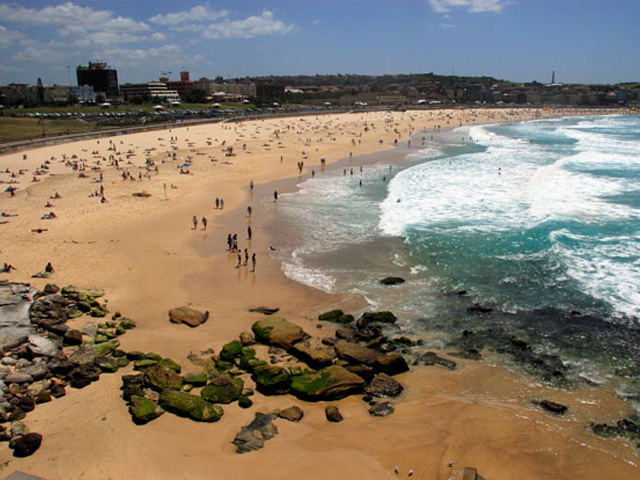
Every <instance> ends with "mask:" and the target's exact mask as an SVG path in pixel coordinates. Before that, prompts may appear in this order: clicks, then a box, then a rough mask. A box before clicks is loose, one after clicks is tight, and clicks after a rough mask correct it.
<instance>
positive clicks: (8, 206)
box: [0, 110, 638, 479]
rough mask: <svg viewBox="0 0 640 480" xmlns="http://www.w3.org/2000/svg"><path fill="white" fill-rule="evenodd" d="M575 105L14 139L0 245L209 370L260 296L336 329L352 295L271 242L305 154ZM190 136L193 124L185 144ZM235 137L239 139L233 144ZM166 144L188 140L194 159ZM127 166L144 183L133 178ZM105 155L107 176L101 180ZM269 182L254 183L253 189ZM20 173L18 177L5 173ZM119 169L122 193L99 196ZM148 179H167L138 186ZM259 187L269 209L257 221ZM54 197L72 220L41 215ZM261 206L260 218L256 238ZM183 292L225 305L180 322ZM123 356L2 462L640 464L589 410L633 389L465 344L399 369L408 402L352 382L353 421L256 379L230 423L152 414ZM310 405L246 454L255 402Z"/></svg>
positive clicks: (573, 473) (609, 406) (132, 341)
mask: <svg viewBox="0 0 640 480" xmlns="http://www.w3.org/2000/svg"><path fill="white" fill-rule="evenodd" d="M562 113H563V112H554V111H533V110H531V111H518V113H515V112H510V111H506V110H499V111H491V110H478V111H476V110H456V111H443V112H393V113H382V112H380V113H367V114H362V113H353V114H341V115H334V116H319V117H305V118H287V119H273V120H264V121H255V122H247V123H243V124H234V123H227V124H214V125H204V126H197V127H189V128H188V129H187V127H184V128H174V129H171V131H170V130H166V131H163V132H157V131H156V132H149V133H143V134H135V135H130V136H118V137H113V138H112V141H113V143H112V145H115V147H116V152H120V154H119V155H118V154H114V152H113V151H108V150H107V148H108V147H109V140H108V139H101V140H100V141H99V143H98V141H97V140H91V141H84V142H78V143H74V144H65V145H60V146H54V147H46V148H42V149H37V150H31V151H28V152H26V153H27V159H26V160H23V159H22V153H19V154H11V155H5V156H3V157H0V171H4V170H5V169H6V168H9V169H10V170H11V171H13V172H17V171H18V170H19V169H21V168H22V169H28V172H26V173H24V174H23V175H18V177H17V180H18V181H19V182H20V183H19V184H16V186H17V187H18V188H19V189H18V191H17V192H16V196H15V197H13V198H11V197H10V196H9V194H8V193H2V197H1V198H0V210H1V211H4V212H10V213H17V214H18V216H16V217H8V218H5V219H3V220H6V221H8V223H6V224H1V225H0V232H1V233H2V235H1V237H0V238H1V240H0V250H1V256H2V258H0V261H6V262H9V263H11V264H13V265H14V266H15V267H16V268H17V270H15V271H13V272H11V273H10V274H6V273H5V274H1V276H0V279H10V280H14V281H31V282H32V284H34V285H36V286H37V287H40V288H41V287H43V286H44V284H45V283H48V282H52V283H57V284H59V285H68V284H74V285H77V286H83V287H98V288H103V289H105V290H106V292H107V298H108V300H109V303H108V307H109V309H110V311H111V312H115V311H121V312H122V313H123V314H125V315H127V316H129V317H131V318H133V319H134V320H135V321H136V322H137V324H138V327H137V328H136V329H135V330H133V331H131V332H129V333H127V335H125V336H123V337H122V338H121V343H122V348H123V349H124V350H142V351H152V352H156V353H159V354H161V355H162V356H165V357H171V358H173V359H174V360H176V361H177V362H178V363H180V364H181V365H182V366H183V371H190V370H196V369H197V367H196V366H195V365H191V364H190V363H189V361H188V359H187V356H188V355H189V353H190V352H195V353H199V352H200V351H202V350H205V349H207V348H213V349H214V350H215V351H216V352H217V351H219V349H220V348H221V346H222V345H223V344H224V343H226V342H228V341H230V340H231V339H233V338H236V337H237V336H238V335H239V334H240V333H241V332H243V331H248V330H250V326H251V324H252V323H253V322H254V321H255V320H258V319H259V318H261V317H260V315H258V314H255V313H249V312H248V309H249V308H251V307H255V306H258V305H268V306H278V307H280V308H281V314H282V316H284V317H285V318H288V319H289V320H291V321H293V322H296V323H299V324H300V325H301V326H303V328H304V329H305V330H306V331H308V332H310V333H312V334H314V335H316V334H317V335H329V333H330V332H329V327H328V326H326V325H325V326H324V328H323V329H318V328H317V322H315V321H314V318H315V317H316V316H317V314H318V313H320V312H322V311H325V310H328V309H330V308H332V307H333V306H334V305H338V304H341V302H344V299H343V298H341V297H340V296H330V295H327V294H324V293H322V292H319V291H317V290H314V289H311V288H308V287H305V286H303V285H300V284H297V283H295V282H293V281H291V280H289V279H287V278H286V277H285V276H284V275H283V274H282V272H281V270H280V264H279V262H277V261H276V260H273V259H272V258H271V257H270V255H269V245H271V244H272V238H270V237H269V234H268V229H267V228H266V225H267V224H269V225H272V224H273V222H277V204H275V205H274V203H273V190H278V189H283V190H281V191H284V190H286V189H290V188H293V187H292V182H291V180H285V179H291V178H294V179H295V178H298V177H299V176H298V171H297V167H296V163H297V162H298V161H304V162H305V167H304V169H303V172H302V173H303V174H304V175H309V170H308V169H309V168H314V169H315V170H316V174H317V175H319V174H321V171H320V170H321V169H320V159H321V158H325V159H326V162H327V163H328V164H330V163H332V162H335V161H337V160H339V159H344V158H348V157H349V153H352V154H353V156H354V157H355V156H357V155H362V154H365V153H370V152H374V151H377V150H382V149H393V148H394V147H393V142H394V140H396V139H397V140H398V141H399V142H403V141H406V140H407V139H408V138H409V135H410V133H417V132H418V131H420V130H421V129H423V128H427V129H429V128H430V129H433V126H434V125H441V126H442V127H443V128H445V127H447V126H449V127H452V126H457V125H458V124H459V123H461V122H462V123H464V124H468V123H470V122H477V123H488V122H494V121H505V120H517V119H518V118H535V117H536V116H537V115H539V114H541V115H549V116H551V115H559V114H562ZM365 122H366V125H367V130H366V131H365V127H364V126H365ZM447 122H448V123H447ZM276 130H279V131H280V133H279V135H278V136H279V138H276V135H275V131H276ZM173 136H177V137H178V141H177V142H175V143H174V144H172V143H171V142H170V138H171V137H173ZM120 142H122V143H120ZM223 142H225V143H224V145H223ZM279 142H280V143H279ZM244 144H246V149H243V145H244ZM229 146H233V152H234V153H235V156H226V155H225V152H224V151H223V150H224V149H226V148H228V147H229ZM173 147H176V148H175V149H173ZM150 149H155V150H150ZM145 150H148V151H149V155H146V153H145ZM94 151H97V152H98V154H96V155H93V154H92V152H94ZM126 151H131V152H133V153H135V155H130V156H129V159H128V160H129V161H131V162H132V164H131V165H127V164H126V163H127V159H126V154H125V153H124V152H126ZM166 152H169V153H170V154H173V152H175V153H176V159H175V160H173V159H170V158H169V157H167V156H166ZM63 154H66V156H67V158H69V159H70V158H71V157H72V156H73V155H76V156H77V157H78V158H77V160H80V159H85V160H86V162H85V165H86V168H87V170H86V175H87V177H86V178H79V177H78V172H77V171H73V170H72V167H70V166H65V162H61V159H62V155H63ZM110 154H114V155H115V156H116V157H117V158H121V159H122V161H121V162H119V163H120V166H121V168H122V169H121V170H117V169H116V168H115V167H109V166H108V163H109V161H108V157H109V155H110ZM281 156H282V157H283V159H282V162H281V160H280V157H281ZM52 157H55V159H53V160H52V159H51V158H52ZM100 157H104V158H105V160H102V159H101V158H100ZM147 157H148V158H150V159H151V160H152V161H153V162H155V164H156V165H157V166H158V174H157V175H156V174H155V173H154V174H152V175H151V177H150V178H149V179H147V178H145V177H143V179H142V180H138V178H139V173H142V174H143V175H144V173H146V171H145V170H144V169H141V167H142V166H143V165H144V163H145V159H146V158H147ZM189 157H191V158H189ZM163 159H164V160H165V161H164V163H163ZM212 159H215V161H212ZM46 160H50V162H51V163H50V165H49V167H50V168H49V171H48V173H47V174H44V175H40V176H38V177H37V178H40V179H41V180H40V181H38V182H34V183H32V182H31V179H32V177H33V172H34V171H35V170H36V168H37V167H38V166H39V165H41V164H42V163H43V162H44V161H46ZM98 161H100V162H101V163H102V165H97V162H98ZM185 162H186V163H189V164H190V166H189V167H188V169H189V171H190V174H180V173H179V168H178V165H181V164H184V163H185ZM94 167H95V168H98V167H99V168H100V171H99V170H92V168H94ZM127 168H128V169H129V170H130V173H131V176H133V177H134V178H135V179H136V180H135V181H131V180H123V179H122V173H123V171H125V170H126V169H127ZM186 168H187V167H185V169H186ZM100 173H103V176H104V180H103V182H102V183H98V182H95V183H92V180H93V179H97V178H98V176H99V174H100ZM51 174H54V175H51ZM10 179H11V176H10V174H7V173H2V174H0V180H2V181H5V182H8V181H10ZM250 180H253V181H254V183H255V188H254V190H253V193H251V192H250V190H249V181H250ZM279 182H280V183H279ZM7 185H8V184H6V183H5V184H2V187H3V190H4V187H6V186H7ZM100 185H103V186H104V190H105V197H106V199H107V200H108V201H107V202H106V203H100V197H89V195H90V194H92V193H94V192H95V191H96V190H97V189H99V186H100ZM165 185H166V186H167V188H166V189H165V188H164V186H165ZM172 186H175V187H176V188H172ZM143 191H144V192H147V193H150V194H151V196H150V197H148V198H140V197H134V196H132V195H131V194H132V193H135V192H143ZM55 192H59V193H60V195H61V197H62V198H61V199H59V200H54V199H52V200H50V201H51V203H53V204H54V207H51V208H45V207H44V205H45V203H46V202H47V201H48V200H49V197H50V196H52V195H54V193H55ZM216 197H221V198H224V200H225V207H224V209H215V208H214V205H213V204H214V200H215V198H216ZM248 205H251V206H252V208H253V213H252V218H251V219H249V218H248V216H247V210H246V208H247V206H248ZM51 210H53V211H54V212H55V213H56V216H57V218H56V219H54V220H41V216H42V215H43V214H45V213H46V212H47V211H51ZM193 215H196V216H197V217H198V218H199V219H200V218H201V217H202V215H206V216H207V218H208V220H209V225H208V227H207V229H206V230H202V227H201V223H200V222H199V224H198V228H197V229H196V230H193V229H192V224H191V218H192V217H193ZM249 221H251V226H252V228H253V231H254V234H253V239H252V241H251V242H250V243H249V242H248V241H247V240H246V229H247V226H248V225H249ZM34 229H47V230H46V231H43V232H42V233H35V232H33V231H32V230H34ZM233 232H237V233H238V238H239V246H240V248H245V247H247V248H248V249H249V251H250V252H256V254H257V266H256V271H255V272H251V271H250V267H240V268H239V269H236V268H234V267H235V263H236V259H235V256H234V255H230V254H228V253H227V252H226V237H227V234H228V233H233ZM48 261H51V262H52V263H53V265H54V267H55V269H56V272H55V273H54V274H53V276H52V277H51V278H50V279H46V280H45V279H31V278H30V276H31V275H32V274H33V273H36V272H38V271H40V270H42V269H43V268H44V265H45V264H46V262H48ZM181 305H191V306H193V307H194V308H199V309H202V310H205V309H206V310H209V311H210V312H211V317H210V319H209V321H208V322H207V323H205V324H203V325H201V326H200V327H198V328H196V329H189V328H187V327H185V326H182V325H174V324H170V323H169V321H168V317H167V312H168V310H169V309H170V308H173V307H176V306H181ZM124 373H128V370H127V369H125V370H124V371H122V370H121V371H120V372H118V373H117V374H114V375H103V376H102V377H101V379H100V381H99V382H97V383H94V384H92V385H90V386H88V387H86V388H84V389H82V390H73V389H69V391H68V394H67V396H66V397H64V398H61V399H57V400H54V401H53V402H51V403H47V404H42V405H38V407H37V408H36V410H35V411H34V412H31V413H30V414H28V416H27V418H26V419H25V423H26V425H27V426H28V427H29V428H30V429H31V430H32V431H37V432H39V433H41V434H43V436H44V440H43V444H42V447H41V448H40V450H39V451H38V452H36V454H34V455H33V456H32V457H29V458H26V459H15V458H13V457H11V454H10V450H9V449H8V448H6V447H2V448H0V462H8V463H7V464H6V466H5V467H4V469H2V470H1V471H0V474H2V475H4V474H5V473H6V474H9V473H11V472H13V471H14V470H21V471H25V472H29V473H32V474H35V475H40V476H43V477H47V478H51V479H63V478H88V479H121V478H134V477H135V478H154V479H156V478H160V479H162V478H167V479H168V478H176V477H178V478H193V479H200V478H203V479H204V478H213V477H215V478H217V477H220V478H230V479H235V478H237V479H240V478H256V477H258V476H259V477H261V478H293V477H297V476H300V475H304V476H305V477H307V478H312V479H313V478H334V477H335V478H337V477H340V478H381V479H382V478H395V474H394V473H393V468H394V466H395V465H398V466H399V467H400V469H401V473H402V472H407V471H408V470H409V469H413V470H414V472H415V473H414V478H437V479H447V478H461V476H462V471H463V469H464V467H465V466H474V467H476V468H478V471H479V472H480V474H482V475H483V477H484V478H487V479H492V478H501V479H504V478H514V479H515V478H575V477H578V478H594V479H595V478H604V477H607V478H637V475H638V470H637V468H636V467H635V464H633V463H632V462H635V463H637V459H636V454H635V453H634V450H632V449H630V448H629V447H628V446H626V445H625V444H624V443H623V442H620V441H615V440H604V439H600V438H598V437H595V436H594V435H593V434H591V433H590V431H589V429H588V428H587V425H586V423H585V422H586V421H587V419H590V418H594V417H596V416H597V417H598V418H601V419H602V421H614V420H615V419H618V418H621V417H622V416H624V415H625V413H626V406H625V405H624V404H623V403H622V402H620V401H619V400H617V399H615V398H613V397H611V396H610V395H608V394H607V393H606V392H603V391H599V390H598V389H588V388H585V389H584V390H583V391H578V392H563V391H559V390H552V389H547V388H546V387H544V386H542V385H537V384H536V383H535V381H534V380H532V379H530V378H526V377H522V376H520V375H516V374H514V373H512V372H509V371H507V370H505V369H504V368H501V367H497V366H494V365H493V364H492V363H491V362H490V361H487V362H483V363H473V362H462V364H461V368H459V370H458V371H455V372H449V371H444V370H440V369H438V368H436V367H417V368H414V369H413V370H412V371H411V372H409V373H406V374H403V375H400V376H398V380H399V381H400V382H401V383H403V385H404V386H405V389H406V390H405V393H404V394H403V395H402V396H401V397H400V398H399V399H398V400H397V401H395V402H394V404H395V406H396V413H395V414H394V415H392V416H390V417H386V418H373V417H371V416H369V414H368V413H367V408H366V405H365V404H364V403H363V402H362V401H361V400H360V399H359V398H357V397H353V398H348V399H345V400H342V401H340V402H337V405H338V406H339V407H340V410H341V412H342V413H343V415H344V417H345V421H344V422H342V423H340V424H330V423H328V422H327V421H326V420H325V419H324V407H325V406H326V405H324V404H322V403H320V404H307V403H304V402H300V401H298V400H296V399H294V398H293V397H289V396H281V397H264V396H262V395H260V394H256V396H255V397H254V402H255V404H254V407H252V408H251V409H249V410H242V409H240V408H239V407H238V406H237V405H232V406H225V415H224V416H223V418H222V420H221V421H219V422H217V423H214V424H198V423H195V422H191V421H189V420H185V419H181V418H178V417H175V416H172V415H164V416H162V417H161V418H159V419H157V420H155V421H154V422H151V423H150V424H148V425H145V426H136V425H134V424H133V423H132V422H131V419H130V416H129V414H128V412H127V409H126V406H125V403H124V402H123V400H122V399H121V398H120V391H119V387H120V384H121V382H120V377H121V375H122V374H124ZM249 383H250V382H249ZM536 397H545V398H546V397H552V399H554V400H556V401H560V402H563V403H565V404H567V405H569V406H570V411H571V414H570V415H569V416H568V417H567V418H558V417H553V416H550V415H549V414H546V413H544V412H542V411H540V410H539V409H537V408H534V407H533V406H532V405H531V400H532V399H535V398H536ZM292 404H297V405H300V406H301V407H302V408H303V409H304V411H305V417H304V419H303V420H302V422H301V423H300V424H292V423H288V422H285V421H278V423H277V426H278V429H279V432H280V433H279V435H278V436H276V437H275V438H274V439H272V440H270V441H269V442H267V444H266V447H265V448H264V449H263V450H261V451H258V452H252V453H249V454H245V455H237V454H235V453H234V449H233V446H232V445H231V444H230V441H231V440H232V439H233V437H234V435H235V433H236V432H237V431H238V430H239V429H240V428H241V427H242V426H243V425H246V424H248V423H249V422H250V421H251V419H252V418H253V415H254V413H255V412H257V411H261V412H268V411H272V410H276V409H280V408H284V407H288V406H290V405H292ZM596 414H597V415H596ZM451 461H453V462H454V463H453V466H452V467H448V463H449V462H451ZM401 476H406V475H401Z"/></svg>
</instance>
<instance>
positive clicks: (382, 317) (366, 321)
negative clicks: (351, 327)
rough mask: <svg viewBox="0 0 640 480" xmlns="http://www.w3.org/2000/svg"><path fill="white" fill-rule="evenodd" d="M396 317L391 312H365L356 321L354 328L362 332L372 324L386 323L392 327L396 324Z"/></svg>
mask: <svg viewBox="0 0 640 480" xmlns="http://www.w3.org/2000/svg"><path fill="white" fill-rule="evenodd" d="M396 320H398V319H397V318H396V316H395V315H394V314H393V313H391V312H365V313H363V314H362V316H361V317H360V318H359V319H358V321H357V323H356V327H358V329H360V330H362V329H365V328H367V327H368V326H369V325H370V324H372V323H387V324H391V325H393V324H394V323H396Z"/></svg>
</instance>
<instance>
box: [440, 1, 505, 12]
mask: <svg viewBox="0 0 640 480" xmlns="http://www.w3.org/2000/svg"><path fill="white" fill-rule="evenodd" d="M507 3H508V1H507V0H429V4H430V5H431V8H433V9H434V10H435V11H436V12H438V13H446V12H449V11H451V10H453V9H455V8H462V9H465V10H466V11H468V12H471V13H482V12H494V13H498V12H501V11H502V10H503V9H504V8H505V6H506V5H507Z"/></svg>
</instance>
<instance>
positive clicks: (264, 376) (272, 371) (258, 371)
mask: <svg viewBox="0 0 640 480" xmlns="http://www.w3.org/2000/svg"><path fill="white" fill-rule="evenodd" d="M253 380H254V381H255V382H256V388H257V389H258V391H259V392H260V393H262V394H263V395H282V394H284V393H288V392H289V388H290V386H291V377H290V375H289V373H288V372H287V371H286V370H285V369H284V368H282V367H278V366H274V365H260V366H258V367H256V368H254V369H253Z"/></svg>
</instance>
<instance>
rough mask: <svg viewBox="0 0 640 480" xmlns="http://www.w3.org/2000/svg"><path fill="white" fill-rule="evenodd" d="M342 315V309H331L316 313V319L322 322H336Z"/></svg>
mask: <svg viewBox="0 0 640 480" xmlns="http://www.w3.org/2000/svg"><path fill="white" fill-rule="evenodd" d="M342 315H344V312H343V311H342V310H331V311H330V312H325V313H322V314H320V315H318V320H320V321H323V322H336V321H338V319H339V318H340V317H341V316H342Z"/></svg>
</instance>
